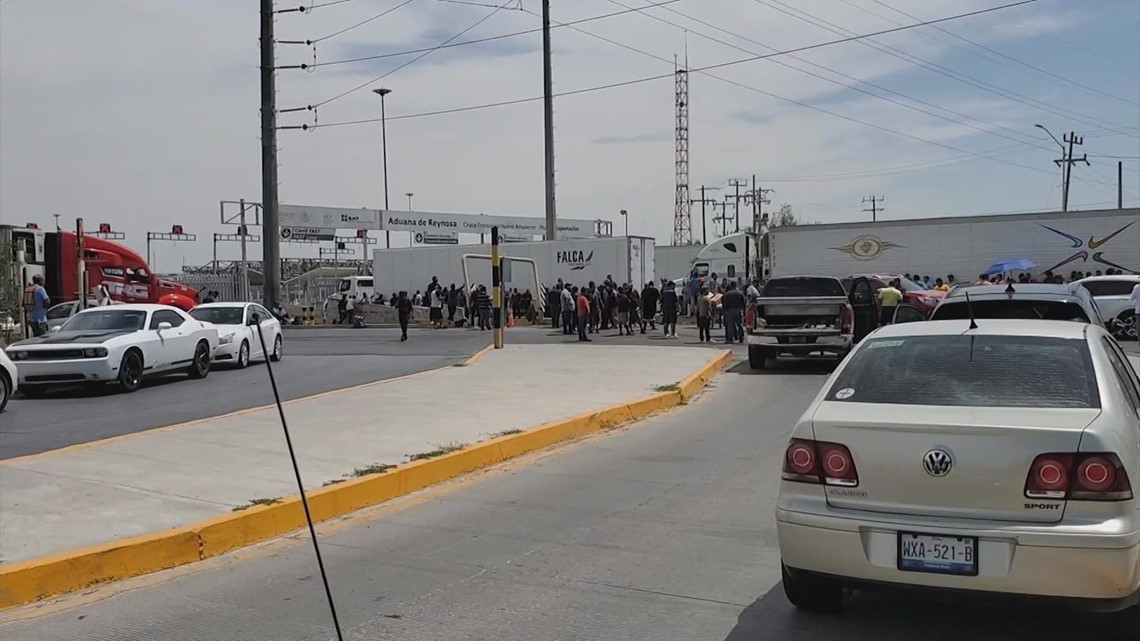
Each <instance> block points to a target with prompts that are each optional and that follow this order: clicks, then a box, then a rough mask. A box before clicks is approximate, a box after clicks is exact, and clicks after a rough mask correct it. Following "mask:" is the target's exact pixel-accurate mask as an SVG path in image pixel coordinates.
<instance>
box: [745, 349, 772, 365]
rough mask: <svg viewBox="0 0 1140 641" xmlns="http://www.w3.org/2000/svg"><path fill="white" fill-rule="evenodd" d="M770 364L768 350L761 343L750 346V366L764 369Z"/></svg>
mask: <svg viewBox="0 0 1140 641" xmlns="http://www.w3.org/2000/svg"><path fill="white" fill-rule="evenodd" d="M767 365H768V351H767V350H765V349H764V348H763V347H760V346H759V345H749V346H748V367H750V368H752V369H764V368H765V367H766V366H767Z"/></svg>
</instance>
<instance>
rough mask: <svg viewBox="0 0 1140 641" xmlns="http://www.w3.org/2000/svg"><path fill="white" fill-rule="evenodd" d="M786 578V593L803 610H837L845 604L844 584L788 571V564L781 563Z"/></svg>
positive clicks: (793, 603) (781, 569) (789, 599)
mask: <svg viewBox="0 0 1140 641" xmlns="http://www.w3.org/2000/svg"><path fill="white" fill-rule="evenodd" d="M780 571H781V573H782V574H783V578H784V581H783V583H784V594H785V595H787V597H788V601H791V603H792V605H794V606H796V607H797V608H799V609H801V610H808V611H810V612H835V611H837V610H838V609H839V608H840V606H841V605H842V604H843V586H842V585H839V584H838V583H833V582H831V581H824V580H821V579H816V578H809V577H805V576H796V575H795V574H792V573H790V572H788V568H787V566H785V565H784V564H782V563H781V564H780Z"/></svg>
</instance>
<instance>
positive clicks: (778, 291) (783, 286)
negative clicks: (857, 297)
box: [760, 276, 847, 298]
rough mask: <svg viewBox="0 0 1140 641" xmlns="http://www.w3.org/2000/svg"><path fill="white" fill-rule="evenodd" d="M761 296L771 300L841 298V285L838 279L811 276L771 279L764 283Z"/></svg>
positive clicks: (845, 295) (842, 294)
mask: <svg viewBox="0 0 1140 641" xmlns="http://www.w3.org/2000/svg"><path fill="white" fill-rule="evenodd" d="M760 295H761V296H768V297H772V298H786V297H792V296H843V297H844V298H846V297H847V292H845V291H844V290H843V283H841V282H839V279H838V278H816V277H812V276H797V277H795V278H773V279H772V280H770V281H768V282H767V283H764V291H763V292H761V293H760Z"/></svg>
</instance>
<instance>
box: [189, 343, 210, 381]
mask: <svg viewBox="0 0 1140 641" xmlns="http://www.w3.org/2000/svg"><path fill="white" fill-rule="evenodd" d="M186 373H187V374H189V375H190V378H206V375H207V374H209V373H210V346H209V345H207V344H206V342H205V341H203V342H201V343H198V345H197V346H196V347H195V348H194V360H193V361H191V362H190V367H189V369H188V370H187V371H186Z"/></svg>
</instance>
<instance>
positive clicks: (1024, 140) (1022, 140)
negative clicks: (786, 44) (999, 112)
mask: <svg viewBox="0 0 1140 641" xmlns="http://www.w3.org/2000/svg"><path fill="white" fill-rule="evenodd" d="M608 1H609V2H610V3H611V4H616V5H618V6H619V7H625V6H626V5H624V4H622V3H621V2H619V1H618V0H608ZM665 10H666V11H668V12H669V13H673V14H676V15H678V16H680V17H682V18H685V19H688V20H691V21H693V22H696V23H698V24H701V25H704V26H706V27H709V28H712V29H715V30H717V31H719V32H721V33H724V34H727V35H729V36H732V37H734V38H739V39H740V40H744V41H746V42H751V43H752V44H755V45H758V46H760V47H763V48H765V49H767V50H769V51H775V50H776V49H775V48H773V47H770V46H768V45H766V44H764V43H762V42H758V41H756V40H753V39H751V38H748V37H746V36H742V35H740V34H738V33H734V32H732V31H729V30H727V29H723V28H721V27H718V26H716V25H714V24H711V23H709V22H705V21H704V20H700V19H698V18H694V17H693V16H690V15H688V14H685V13H682V12H680V11H677V10H674V9H669V8H666V9H665ZM643 15H645V17H647V18H652V19H654V20H657V21H659V22H662V23H664V24H667V25H669V26H672V27H676V28H677V29H681V30H683V31H684V32H685V33H692V34H694V35H697V36H700V37H702V38H705V39H707V40H711V41H713V42H716V43H719V44H722V45H724V46H726V47H731V48H733V49H736V50H738V51H743V52H744V53H749V54H755V53H756V52H755V51H750V50H748V49H745V48H744V47H740V46H737V45H735V44H732V43H730V42H726V41H724V40H721V39H719V38H714V37H712V36H709V35H707V34H704V33H701V32H699V31H695V30H691V29H689V28H687V27H684V26H682V25H679V24H677V23H675V22H670V21H668V20H665V19H663V18H660V17H658V16H655V15H652V14H649V13H643ZM790 57H791V58H794V59H795V60H798V61H800V62H803V63H805V64H808V65H811V66H813V67H817V68H819V69H823V70H825V71H828V72H830V73H833V74H835V75H837V76H840V77H842V78H846V79H848V80H850V81H852V82H856V83H860V84H865V85H868V86H871V87H874V88H876V89H878V90H880V91H884V92H887V93H890V94H894V95H896V96H900V97H902V98H905V99H907V100H910V101H913V102H916V103H918V104H921V105H925V106H927V107H930V108H932V109H940V110H942V111H945V112H947V113H950V114H954V115H956V116H960V117H962V118H966V119H968V120H975V121H977V122H980V123H982V124H984V125H988V126H989V127H991V128H992V129H1002V130H1005V131H1008V132H1010V133H1012V134H1013V135H1014V136H1019V137H1017V138H1014V137H1011V136H1007V135H1003V134H1000V133H997V132H995V131H993V130H992V129H986V128H984V127H979V126H977V125H974V124H972V123H970V122H964V121H961V120H957V119H955V118H949V117H947V116H943V115H941V114H938V113H935V112H932V111H929V110H926V109H921V108H919V107H915V106H914V105H910V104H907V103H905V102H901V101H899V100H894V99H892V98H889V97H886V96H881V95H879V94H876V93H874V92H871V91H867V90H865V89H860V88H859V87H855V86H851V85H848V84H845V83H843V82H839V81H838V80H834V79H832V78H828V77H825V76H822V75H819V74H817V73H814V72H811V71H808V70H806V69H801V68H799V67H796V66H794V65H790V64H787V63H785V62H782V61H780V60H770V61H769V62H773V63H775V64H778V65H780V66H783V67H787V68H788V69H792V70H794V71H798V72H800V73H804V74H807V75H809V76H812V77H814V78H819V79H820V80H823V81H825V82H829V83H831V84H834V85H837V86H840V87H843V88H844V89H852V90H854V91H858V92H859V93H862V94H864V95H867V96H871V97H872V98H876V99H878V100H883V101H886V102H889V103H891V104H894V105H898V106H900V107H903V108H905V109H910V110H912V111H917V112H919V113H923V114H926V115H928V116H933V117H935V118H939V119H941V120H945V121H947V122H952V123H954V124H958V125H962V126H964V127H968V128H970V129H974V130H976V131H980V132H982V133H984V134H988V135H992V136H998V137H1000V138H1005V139H1006V140H1011V141H1013V142H1018V143H1026V144H1031V145H1033V146H1035V147H1038V148H1039V149H1048V147H1046V146H1044V145H1042V144H1040V143H1038V142H1036V141H1035V140H1032V139H1030V138H1029V136H1028V135H1027V134H1025V133H1022V132H1020V131H1017V130H1015V129H1010V128H1009V127H1005V126H1002V125H998V124H996V123H991V122H987V121H985V120H982V119H980V118H975V117H973V116H969V115H967V114H963V113H960V112H957V111H954V110H952V109H947V108H945V107H940V106H938V105H935V104H932V103H929V102H926V101H924V100H920V99H918V98H915V97H913V96H909V95H907V94H904V93H901V92H898V91H894V90H893V89H889V88H887V87H884V86H882V85H879V84H876V83H874V82H870V81H867V80H861V79H859V78H856V77H854V76H850V75H847V74H845V73H843V72H840V71H836V70H835V69H832V68H830V67H826V66H823V65H820V64H816V63H814V62H811V61H810V60H807V59H805V58H802V57H800V56H795V55H792V56H790ZM1027 140H1029V142H1027Z"/></svg>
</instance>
